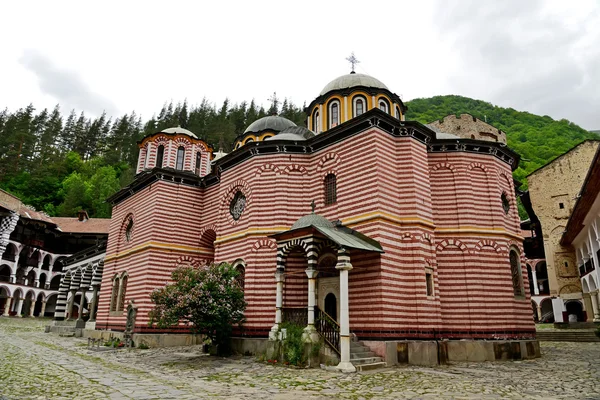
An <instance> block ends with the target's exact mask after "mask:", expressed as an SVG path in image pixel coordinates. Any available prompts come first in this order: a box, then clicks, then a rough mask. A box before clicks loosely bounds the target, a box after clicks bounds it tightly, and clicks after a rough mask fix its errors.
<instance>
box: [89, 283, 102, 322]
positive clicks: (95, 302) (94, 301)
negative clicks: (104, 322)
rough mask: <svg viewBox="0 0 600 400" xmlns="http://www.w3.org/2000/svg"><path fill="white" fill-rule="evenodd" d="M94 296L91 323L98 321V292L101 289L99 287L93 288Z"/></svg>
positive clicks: (91, 307)
mask: <svg viewBox="0 0 600 400" xmlns="http://www.w3.org/2000/svg"><path fill="white" fill-rule="evenodd" d="M92 288H93V294H92V302H91V303H90V319H89V320H88V321H89V322H94V321H96V304H98V290H99V289H100V287H99V286H98V285H94V286H92Z"/></svg>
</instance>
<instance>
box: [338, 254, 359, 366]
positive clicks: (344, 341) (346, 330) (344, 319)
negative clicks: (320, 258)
mask: <svg viewBox="0 0 600 400" xmlns="http://www.w3.org/2000/svg"><path fill="white" fill-rule="evenodd" d="M335 268H336V269H337V270H339V271H340V363H339V364H338V366H337V369H339V370H341V371H343V372H355V371H356V368H355V367H354V365H352V363H351V362H350V312H349V307H348V272H349V271H350V270H351V269H352V264H351V263H350V254H348V252H347V251H346V250H345V249H344V248H341V249H339V250H338V262H337V265H336V266H335Z"/></svg>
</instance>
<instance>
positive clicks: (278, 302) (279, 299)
mask: <svg viewBox="0 0 600 400" xmlns="http://www.w3.org/2000/svg"><path fill="white" fill-rule="evenodd" d="M284 280H285V277H284V273H283V268H277V271H276V272H275V282H276V283H277V294H276V298H275V325H273V327H272V328H271V332H269V340H277V339H278V337H277V333H278V332H279V324H281V308H282V307H283V282H284Z"/></svg>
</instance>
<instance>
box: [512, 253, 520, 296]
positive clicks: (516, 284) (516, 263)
mask: <svg viewBox="0 0 600 400" xmlns="http://www.w3.org/2000/svg"><path fill="white" fill-rule="evenodd" d="M510 272H511V275H512V284H513V292H514V294H515V296H523V280H522V278H521V262H520V260H519V253H517V252H516V251H515V250H514V249H512V250H510Z"/></svg>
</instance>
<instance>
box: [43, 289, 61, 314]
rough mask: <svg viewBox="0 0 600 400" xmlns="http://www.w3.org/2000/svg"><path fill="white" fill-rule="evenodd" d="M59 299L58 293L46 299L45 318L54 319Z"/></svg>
mask: <svg viewBox="0 0 600 400" xmlns="http://www.w3.org/2000/svg"><path fill="white" fill-rule="evenodd" d="M57 299H58V293H53V294H51V295H50V296H48V298H47V299H46V310H45V311H44V315H43V316H44V317H45V316H48V317H52V316H54V311H55V310H56V300H57Z"/></svg>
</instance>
